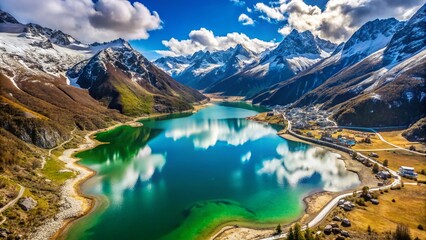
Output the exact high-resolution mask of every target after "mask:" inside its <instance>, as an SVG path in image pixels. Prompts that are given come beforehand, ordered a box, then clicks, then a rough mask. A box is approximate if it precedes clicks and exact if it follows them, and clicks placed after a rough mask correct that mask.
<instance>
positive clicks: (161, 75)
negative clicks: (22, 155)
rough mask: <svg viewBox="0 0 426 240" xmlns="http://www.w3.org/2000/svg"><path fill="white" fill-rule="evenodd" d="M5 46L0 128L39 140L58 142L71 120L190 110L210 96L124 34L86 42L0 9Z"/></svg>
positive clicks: (1, 46) (88, 123) (0, 45)
mask: <svg viewBox="0 0 426 240" xmlns="http://www.w3.org/2000/svg"><path fill="white" fill-rule="evenodd" d="M0 53H1V58H0V103H1V105H0V107H1V114H0V128H2V129H4V130H6V131H8V132H9V133H11V134H12V135H13V136H15V137H17V138H19V139H20V140H23V141H25V142H29V143H33V144H35V145H36V146H39V147H44V148H50V147H53V146H55V145H57V144H58V143H59V142H61V141H63V140H64V139H66V138H68V137H69V132H70V131H71V130H72V129H73V128H74V127H78V128H80V129H84V130H91V129H97V128H102V127H105V126H107V124H108V123H110V122H112V121H114V120H116V121H117V120H126V119H128V117H127V116H141V115H144V114H149V113H154V112H176V111H183V110H189V109H192V103H195V102H199V101H202V100H204V99H206V97H205V96H204V95H202V94H201V93H199V92H198V91H196V90H194V89H191V88H189V87H187V86H185V85H183V84H180V83H178V82H177V81H175V80H174V79H173V78H171V77H170V76H169V75H168V74H166V73H165V72H163V71H162V70H161V69H159V68H157V67H156V66H155V65H154V64H152V63H151V62H150V61H148V60H147V59H146V58H144V57H143V56H142V55H141V54H140V53H139V52H137V51H135V50H134V49H133V48H132V47H131V46H130V45H129V44H128V43H127V42H126V41H124V40H122V39H117V40H114V41H111V42H106V43H93V44H84V43H81V42H80V41H78V40H76V39H75V38H74V37H72V36H70V35H68V34H65V33H63V32H61V31H58V30H52V29H49V28H45V27H42V26H40V25H37V24H33V23H29V24H21V23H19V22H18V21H17V20H16V19H15V18H14V17H13V16H11V15H10V14H8V13H6V12H3V11H1V10H0ZM2 131H3V130H2ZM2 135H3V134H2Z"/></svg>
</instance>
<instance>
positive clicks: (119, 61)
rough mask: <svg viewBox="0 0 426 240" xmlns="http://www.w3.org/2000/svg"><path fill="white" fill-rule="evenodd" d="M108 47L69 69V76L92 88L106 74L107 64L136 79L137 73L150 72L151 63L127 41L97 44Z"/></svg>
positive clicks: (80, 84) (81, 84) (79, 83)
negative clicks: (95, 81) (148, 68)
mask: <svg viewBox="0 0 426 240" xmlns="http://www.w3.org/2000/svg"><path fill="white" fill-rule="evenodd" d="M108 44H110V45H111V46H110V47H107V48H105V49H103V50H101V51H100V52H98V53H97V54H96V55H94V56H93V57H92V58H90V59H89V60H85V61H82V62H80V63H78V64H77V65H75V66H74V67H73V68H71V69H70V70H68V72H67V76H68V77H69V78H71V79H77V78H78V81H77V83H78V85H79V86H81V87H83V88H90V87H91V86H92V85H93V81H94V80H96V79H99V78H100V75H105V74H106V72H107V66H108V65H111V66H112V67H114V68H115V69H119V70H121V71H123V72H125V73H126V74H127V75H128V76H129V78H133V77H134V79H132V80H134V81H136V80H137V79H138V77H137V76H135V75H138V74H139V75H145V74H148V72H149V70H147V68H146V66H148V65H150V64H151V63H150V62H149V61H148V60H147V59H146V58H145V57H144V56H142V54H140V53H139V52H137V51H135V50H134V49H133V48H132V47H131V46H130V45H129V44H128V43H127V42H126V41H121V40H119V41H117V40H116V41H112V42H110V43H103V44H99V45H97V46H105V45H108Z"/></svg>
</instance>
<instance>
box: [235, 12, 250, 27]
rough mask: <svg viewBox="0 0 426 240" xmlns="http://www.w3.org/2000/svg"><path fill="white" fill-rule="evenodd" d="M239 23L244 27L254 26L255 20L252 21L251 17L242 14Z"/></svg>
mask: <svg viewBox="0 0 426 240" xmlns="http://www.w3.org/2000/svg"><path fill="white" fill-rule="evenodd" d="M238 22H241V23H242V24H243V25H252V26H253V25H254V21H253V19H251V17H249V16H247V15H246V14H244V13H242V14H241V15H240V16H239V17H238Z"/></svg>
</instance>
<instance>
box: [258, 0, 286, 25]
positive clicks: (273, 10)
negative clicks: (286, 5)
mask: <svg viewBox="0 0 426 240" xmlns="http://www.w3.org/2000/svg"><path fill="white" fill-rule="evenodd" d="M254 8H255V9H256V11H259V12H262V13H263V14H265V15H262V16H260V17H261V18H263V19H265V20H267V21H269V22H271V21H272V20H275V21H282V20H284V15H283V13H282V12H281V11H280V9H279V8H278V7H270V6H267V5H266V4H264V3H261V2H260V3H256V5H255V6H254Z"/></svg>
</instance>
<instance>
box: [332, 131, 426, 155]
mask: <svg viewBox="0 0 426 240" xmlns="http://www.w3.org/2000/svg"><path fill="white" fill-rule="evenodd" d="M339 127H340V128H346V129H359V130H364V131H370V132H374V133H375V134H376V135H377V137H379V139H380V140H381V141H382V142H384V143H386V144H389V145H391V146H393V147H395V148H396V149H399V150H404V151H407V152H411V153H414V154H418V155H422V156H426V153H420V152H416V151H412V150H410V149H406V148H403V147H400V146H398V145H395V144H393V143H391V142H388V141H386V139H385V138H384V137H383V136H382V135H381V134H380V133H379V132H377V131H376V130H374V129H373V128H364V127H351V126H339Z"/></svg>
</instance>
